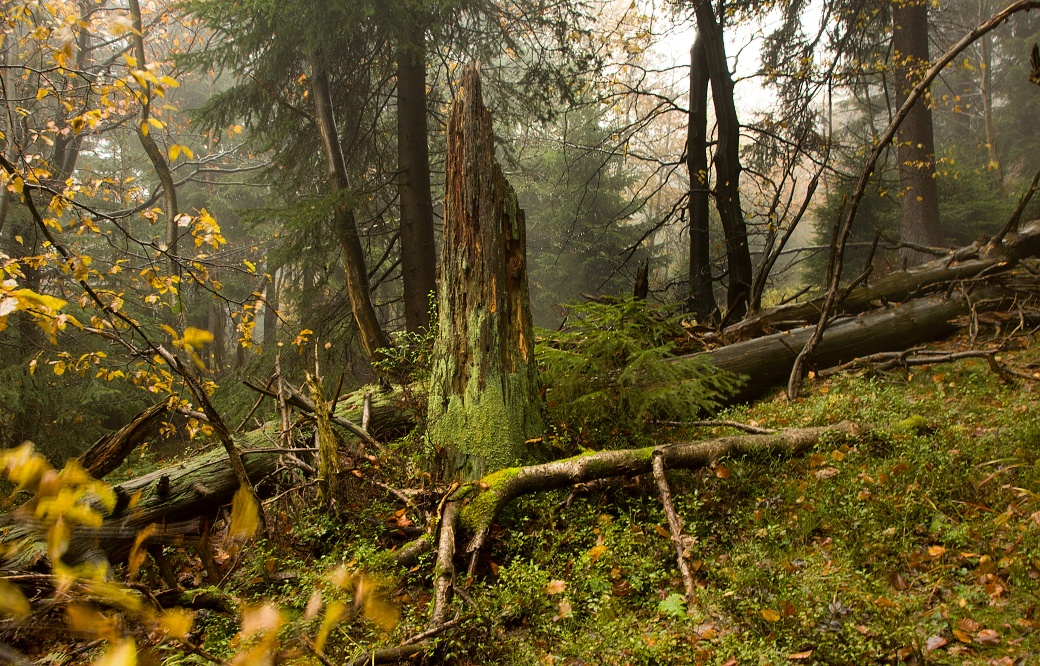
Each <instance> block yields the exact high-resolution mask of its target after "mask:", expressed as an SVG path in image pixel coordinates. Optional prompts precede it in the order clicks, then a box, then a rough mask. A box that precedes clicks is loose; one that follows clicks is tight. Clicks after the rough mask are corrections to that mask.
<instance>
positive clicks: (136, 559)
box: [127, 523, 158, 579]
mask: <svg viewBox="0 0 1040 666" xmlns="http://www.w3.org/2000/svg"><path fill="white" fill-rule="evenodd" d="M157 529H158V526H157V525H156V524H155V523H151V524H150V525H148V526H147V527H145V528H144V529H143V530H141V531H140V532H138V533H137V536H136V537H135V538H134V545H133V546H132V547H131V548H130V556H129V557H128V558H127V566H128V568H129V577H130V578H131V579H132V578H133V577H134V576H135V575H136V574H137V570H138V569H140V568H141V565H142V564H144V560H145V556H146V555H147V554H148V551H147V550H145V549H144V548H142V546H144V542H145V541H146V540H148V537H150V536H152V535H153V534H155V532H156V530H157Z"/></svg>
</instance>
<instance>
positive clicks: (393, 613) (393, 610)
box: [365, 593, 401, 631]
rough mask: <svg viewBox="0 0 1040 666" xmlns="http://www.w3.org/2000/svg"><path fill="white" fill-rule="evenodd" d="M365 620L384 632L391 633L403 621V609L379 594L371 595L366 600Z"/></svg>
mask: <svg viewBox="0 0 1040 666" xmlns="http://www.w3.org/2000/svg"><path fill="white" fill-rule="evenodd" d="M365 619H366V620H368V621H369V622H372V623H373V624H375V625H376V626H378V627H379V628H380V629H382V630H383V631H390V630H392V629H393V628H394V627H396V626H397V623H398V622H400V621H401V609H399V608H398V607H397V606H395V605H394V604H392V603H390V602H388V601H387V600H386V599H384V598H383V597H382V595H380V594H378V593H373V594H369V595H368V599H366V600H365Z"/></svg>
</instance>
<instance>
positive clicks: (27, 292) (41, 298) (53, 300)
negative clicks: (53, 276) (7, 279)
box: [11, 289, 68, 310]
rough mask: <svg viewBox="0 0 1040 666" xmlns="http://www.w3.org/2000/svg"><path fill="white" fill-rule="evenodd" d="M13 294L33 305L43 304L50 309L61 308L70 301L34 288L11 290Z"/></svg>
mask: <svg viewBox="0 0 1040 666" xmlns="http://www.w3.org/2000/svg"><path fill="white" fill-rule="evenodd" d="M11 295H12V296H15V297H17V298H20V299H22V300H23V301H26V302H28V303H31V304H33V305H41V306H43V307H45V308H47V309H48V310H60V309H62V308H63V307H65V305H66V304H67V303H68V301H64V300H62V299H60V298H57V297H55V296H48V295H47V294H37V293H36V292H35V291H33V290H32V289H18V290H17V291H13V292H11Z"/></svg>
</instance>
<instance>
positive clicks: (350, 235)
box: [311, 51, 390, 360]
mask: <svg viewBox="0 0 1040 666" xmlns="http://www.w3.org/2000/svg"><path fill="white" fill-rule="evenodd" d="M311 92H312V93H313V94H314V118H315V121H316V122H317V124H318V132H319V133H320V134H321V146H322V152H324V154H325V165H326V168H327V169H328V174H329V181H330V183H331V185H332V190H333V193H334V194H336V195H338V197H339V199H338V200H337V202H336V207H335V231H336V236H337V238H338V239H339V244H340V247H341V248H342V249H343V269H344V271H345V272H346V282H347V295H348V296H349V298H350V307H351V309H352V310H353V312H354V320H355V321H356V322H357V326H358V332H359V333H360V335H361V344H362V345H364V347H365V352H366V353H367V354H368V357H369V359H370V360H375V359H377V358H379V349H381V348H384V347H389V346H390V339H389V338H388V337H387V336H386V333H385V332H384V331H383V327H382V326H381V325H380V323H379V319H378V318H377V317H376V310H375V308H374V307H373V306H372V295H371V293H370V291H369V283H368V270H367V269H366V267H365V251H364V249H363V248H362V247H361V238H360V236H359V234H358V228H357V220H356V219H355V218H354V209H353V207H352V206H351V205H350V203H349V202H348V201H346V199H345V197H347V196H349V195H350V180H349V178H348V177H347V165H346V159H345V158H344V156H343V147H342V146H341V145H340V143H339V130H338V129H337V128H336V115H335V109H334V108H333V105H332V91H331V89H330V88H329V75H328V71H327V70H326V68H325V60H324V56H323V55H322V53H321V52H320V51H319V52H315V53H313V54H312V55H311Z"/></svg>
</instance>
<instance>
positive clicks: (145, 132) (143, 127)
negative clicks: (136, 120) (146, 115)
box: [141, 123, 149, 136]
mask: <svg viewBox="0 0 1040 666" xmlns="http://www.w3.org/2000/svg"><path fill="white" fill-rule="evenodd" d="M148 131H149V129H148V123H141V136H148Z"/></svg>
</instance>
